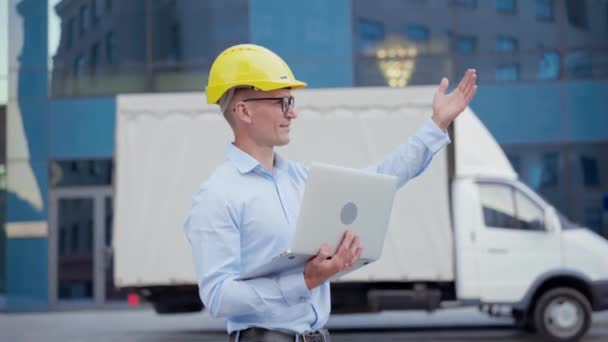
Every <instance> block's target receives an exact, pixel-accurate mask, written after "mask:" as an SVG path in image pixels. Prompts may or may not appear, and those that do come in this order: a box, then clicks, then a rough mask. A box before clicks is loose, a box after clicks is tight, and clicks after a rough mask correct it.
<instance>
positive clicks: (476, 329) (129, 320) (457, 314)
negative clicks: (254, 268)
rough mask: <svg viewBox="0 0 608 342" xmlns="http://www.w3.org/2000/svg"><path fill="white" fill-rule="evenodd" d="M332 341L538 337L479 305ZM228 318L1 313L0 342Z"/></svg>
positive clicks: (601, 325) (196, 326)
mask: <svg viewBox="0 0 608 342" xmlns="http://www.w3.org/2000/svg"><path fill="white" fill-rule="evenodd" d="M327 327H328V328H329V329H330V331H331V333H332V341H334V342H336V341H337V342H340V341H373V342H383V341H421V340H423V341H451V342H461V341H462V342H465V341H466V342H470V341H537V340H538V339H537V338H536V336H534V335H530V334H527V333H524V332H522V331H519V330H517V329H515V328H513V326H512V321H511V319H509V318H501V319H496V318H491V317H487V316H485V315H482V314H480V313H478V312H477V311H476V310H475V309H450V310H442V311H439V312H436V313H431V314H428V313H424V312H383V313H379V314H356V315H334V316H332V317H331V319H330V321H329V322H328V324H327ZM225 340H226V334H225V323H224V321H222V320H215V319H211V318H210V317H209V316H208V315H207V314H206V313H204V312H202V313H197V314H182V315H169V316H159V315H157V314H156V313H154V312H153V311H152V310H150V309H135V310H111V311H109V310H102V311H79V312H74V311H72V312H53V313H28V314H14V313H13V314H6V313H5V314H0V341H2V342H5V341H6V342H21V341H24V342H25V341H27V342H29V341H49V342H55V341H57V342H59V341H61V342H64V341H66V342H76V341H113V342H127V341H129V342H131V341H146V342H156V341H159V342H160V341H225ZM584 341H608V312H605V313H599V314H595V315H594V324H593V327H592V328H591V331H590V333H589V334H588V335H587V336H586V338H585V339H584Z"/></svg>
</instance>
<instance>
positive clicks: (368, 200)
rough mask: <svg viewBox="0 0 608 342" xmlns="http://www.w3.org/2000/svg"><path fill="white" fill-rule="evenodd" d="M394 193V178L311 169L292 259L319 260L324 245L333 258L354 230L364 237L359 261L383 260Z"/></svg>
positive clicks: (323, 166) (348, 170) (316, 166)
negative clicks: (307, 257) (348, 231)
mask: <svg viewBox="0 0 608 342" xmlns="http://www.w3.org/2000/svg"><path fill="white" fill-rule="evenodd" d="M396 187H397V177H394V176H388V175H382V174H377V173H373V172H368V171H363V170H357V169H351V168H345V167H339V166H334V165H327V164H320V163H313V164H312V166H311V167H310V170H309V175H308V180H307V183H306V189H305V191H304V197H303V200H302V206H301V208H300V216H299V218H298V222H297V226H296V235H295V238H294V242H293V244H292V250H291V253H292V254H295V255H315V254H317V252H318V251H319V248H320V247H321V245H322V244H323V243H328V244H329V245H330V246H331V251H332V253H333V252H334V251H335V250H336V248H337V246H338V245H339V244H340V242H341V241H342V237H343V235H344V232H345V230H346V229H350V230H351V231H352V232H353V233H354V234H356V235H359V237H360V241H361V245H362V246H363V253H362V255H361V259H362V260H368V261H375V260H377V259H379V258H380V256H381V254H382V247H383V246H384V238H385V236H386V232H387V229H388V223H389V220H390V216H391V210H392V207H393V199H394V197H395V192H396Z"/></svg>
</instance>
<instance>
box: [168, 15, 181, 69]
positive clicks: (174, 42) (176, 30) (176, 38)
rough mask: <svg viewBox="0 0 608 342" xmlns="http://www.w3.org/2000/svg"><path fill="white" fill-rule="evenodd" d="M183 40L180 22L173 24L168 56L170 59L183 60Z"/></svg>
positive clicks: (174, 60)
mask: <svg viewBox="0 0 608 342" xmlns="http://www.w3.org/2000/svg"><path fill="white" fill-rule="evenodd" d="M181 41H182V40H181V32H180V26H179V23H173V25H171V49H170V51H169V56H168V57H169V60H170V61H173V62H178V61H181V60H182V47H181Z"/></svg>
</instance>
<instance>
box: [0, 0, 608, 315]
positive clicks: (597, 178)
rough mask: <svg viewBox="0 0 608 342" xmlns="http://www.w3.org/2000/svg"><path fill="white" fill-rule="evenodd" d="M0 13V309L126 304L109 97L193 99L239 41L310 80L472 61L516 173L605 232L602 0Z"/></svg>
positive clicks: (50, 8)
mask: <svg viewBox="0 0 608 342" xmlns="http://www.w3.org/2000/svg"><path fill="white" fill-rule="evenodd" d="M0 6H2V8H0V25H2V27H1V28H0V34H2V35H3V36H2V37H0V53H1V56H0V128H1V131H0V132H1V133H0V139H1V140H2V141H1V143H0V144H2V147H3V148H2V153H0V189H1V190H2V196H1V197H0V206H1V207H0V217H1V218H2V223H3V227H4V229H2V230H1V234H0V309H5V310H47V309H54V308H57V307H62V306H70V305H74V306H82V305H84V306H87V305H88V306H100V305H107V304H108V303H110V302H113V301H115V300H122V299H123V298H124V295H125V294H124V293H123V292H121V291H119V290H117V289H115V288H114V286H113V280H112V246H111V241H112V210H113V208H112V174H113V151H114V123H115V107H116V95H117V94H122V93H142V92H181V91H202V90H203V87H204V85H205V84H206V81H207V74H208V71H209V68H210V65H211V63H212V61H213V59H214V58H215V57H216V56H217V55H218V53H219V52H221V51H222V50H223V49H225V48H226V47H228V46H230V45H233V44H237V43H245V42H251V43H255V44H260V45H264V46H267V47H269V48H270V49H272V50H274V51H276V52H277V53H279V54H280V55H281V56H282V57H283V58H284V59H285V60H286V61H287V62H288V64H289V65H290V66H291V67H292V70H293V71H294V73H295V74H296V75H297V77H298V78H299V79H302V80H304V81H307V82H308V83H309V86H310V87H318V88H323V87H359V86H390V87H405V86H412V85H433V84H438V82H439V80H440V79H441V77H443V76H447V77H448V78H449V79H450V80H451V81H452V83H455V82H456V81H457V80H458V79H459V78H460V77H461V75H462V74H463V72H464V70H466V68H468V67H475V68H476V69H477V70H478V76H479V91H478V94H477V96H476V98H475V99H474V101H473V102H472V104H471V107H472V108H473V110H474V111H475V112H476V113H477V114H478V115H479V116H480V118H481V119H482V121H483V122H484V123H485V124H486V125H487V127H488V128H489V130H490V131H491V132H492V133H493V134H494V136H495V137H496V138H497V140H498V142H499V143H500V144H501V146H502V147H503V148H504V149H505V151H506V152H507V154H508V157H509V158H510V160H511V162H512V164H513V166H514V168H515V169H516V170H517V172H518V173H519V175H520V177H521V178H522V179H523V180H524V181H525V182H526V183H527V184H529V185H530V186H531V187H532V188H533V189H535V190H536V191H538V192H539V193H540V194H542V195H543V196H545V197H546V198H547V199H548V200H549V201H550V202H552V203H553V204H555V206H556V207H557V208H558V209H559V210H560V211H562V212H563V213H565V214H566V215H567V216H568V217H569V218H571V219H572V220H574V221H577V222H580V223H581V224H584V225H585V226H587V227H589V228H590V229H592V230H594V231H596V232H597V233H599V234H602V235H603V236H605V237H608V0H510V1H509V0H408V1H401V0H374V1H368V0H331V1H326V0H309V1H298V2H296V1H281V0H206V1H200V0H129V1H118V0H8V1H6V2H2V4H0ZM4 147H6V148H4ZM4 151H6V153H4ZM51 237H52V238H51ZM55 252H56V253H55ZM53 255H54V256H53ZM49 256H50V257H49ZM99 265H102V266H103V267H99Z"/></svg>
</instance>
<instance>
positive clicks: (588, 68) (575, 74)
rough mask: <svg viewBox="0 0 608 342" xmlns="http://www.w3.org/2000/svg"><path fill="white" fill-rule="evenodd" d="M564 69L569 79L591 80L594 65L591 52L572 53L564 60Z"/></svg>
mask: <svg viewBox="0 0 608 342" xmlns="http://www.w3.org/2000/svg"><path fill="white" fill-rule="evenodd" d="M564 68H565V72H566V77H568V78H590V77H592V76H593V64H592V61H591V52H590V51H572V52H569V53H568V54H566V57H565V58H564Z"/></svg>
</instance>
